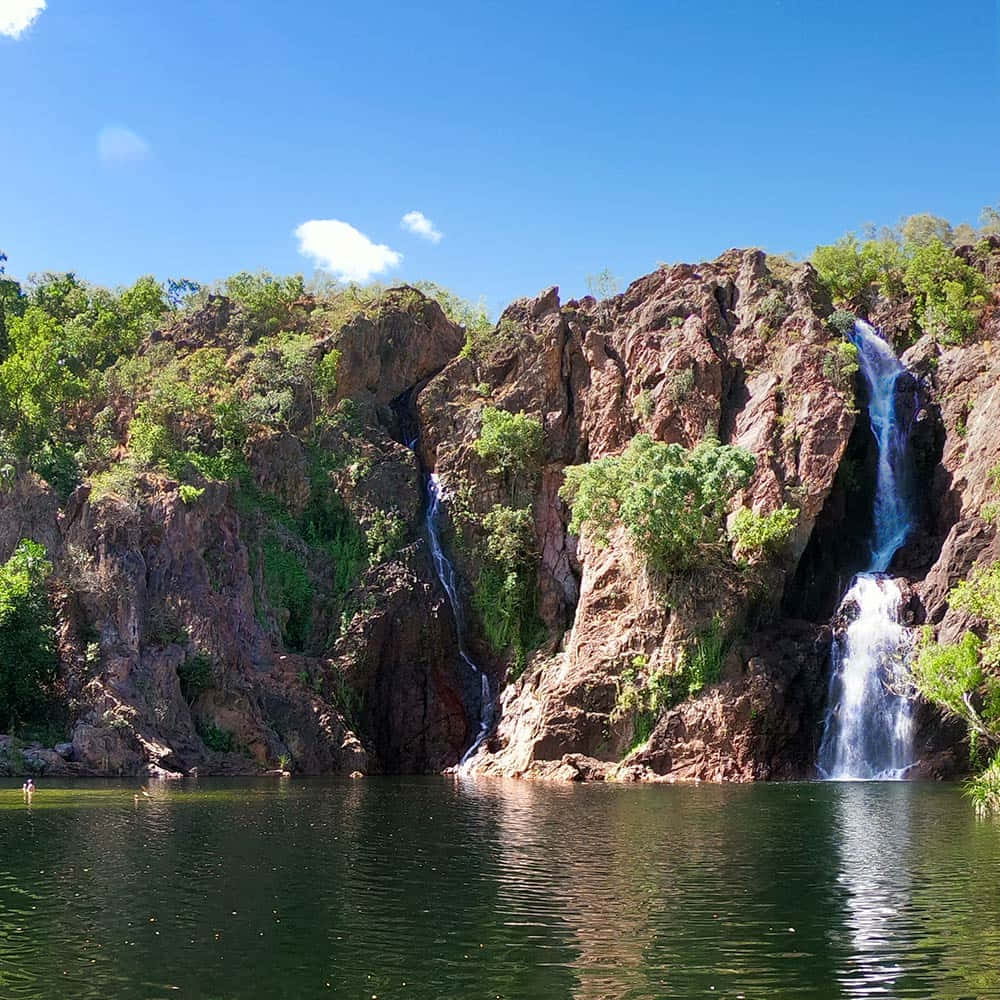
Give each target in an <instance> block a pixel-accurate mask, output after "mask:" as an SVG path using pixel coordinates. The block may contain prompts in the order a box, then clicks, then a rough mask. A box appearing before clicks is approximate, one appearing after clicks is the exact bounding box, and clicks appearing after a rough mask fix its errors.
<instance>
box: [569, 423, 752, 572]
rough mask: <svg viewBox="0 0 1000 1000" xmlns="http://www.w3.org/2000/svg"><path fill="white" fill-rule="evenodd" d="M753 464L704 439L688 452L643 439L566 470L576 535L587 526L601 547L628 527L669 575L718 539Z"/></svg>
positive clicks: (737, 451) (739, 451) (740, 452)
mask: <svg viewBox="0 0 1000 1000" xmlns="http://www.w3.org/2000/svg"><path fill="white" fill-rule="evenodd" d="M755 466H756V460H755V459H754V456H753V455H752V454H751V453H750V452H749V451H747V450H746V449H745V448H738V447H733V446H731V445H720V444H719V442H718V441H716V440H706V441H703V442H702V443H701V444H699V445H698V446H697V447H696V448H694V449H692V450H690V451H689V450H688V449H686V448H683V447H682V446H681V445H678V444H662V443H659V442H656V441H653V439H652V438H650V437H649V436H648V435H646V434H640V435H638V436H637V437H635V438H633V439H632V441H631V443H630V444H629V446H628V448H626V449H625V451H624V452H622V454H621V455H612V456H607V457H605V458H601V459H598V460H597V461H594V462H588V463H587V464H585V465H577V466H572V467H570V468H568V469H567V470H566V481H565V483H564V484H563V487H562V489H561V490H560V495H561V496H562V497H563V498H564V499H565V500H566V501H567V502H569V504H570V505H571V508H572V520H571V521H570V526H569V527H570V531H572V532H573V533H574V534H580V532H581V531H583V530H584V528H588V529H589V530H590V532H591V536H592V538H593V539H594V541H595V543H596V544H598V545H603V544H606V543H607V540H608V533H609V532H610V531H611V529H612V527H613V526H614V525H615V524H622V525H624V527H625V529H626V531H627V532H628V535H629V538H630V539H631V541H632V544H633V545H634V546H635V548H636V550H637V551H638V552H639V553H641V554H642V555H643V556H644V557H645V558H646V559H647V561H648V562H649V564H650V566H651V567H653V568H654V569H656V570H660V571H662V572H668V573H669V572H673V571H675V570H678V569H683V568H684V567H686V566H689V565H690V564H691V563H692V562H693V561H694V559H695V556H696V554H697V550H698V546H699V545H700V544H702V543H706V542H714V541H717V540H718V538H719V535H720V533H721V528H722V520H723V517H724V515H725V512H726V508H727V507H728V505H729V503H730V502H731V500H732V498H733V496H734V495H735V494H736V492H737V491H738V490H740V489H742V488H743V487H744V486H746V484H747V483H748V482H749V481H750V477H751V476H752V475H753V470H754V468H755Z"/></svg>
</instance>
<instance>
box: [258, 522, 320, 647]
mask: <svg viewBox="0 0 1000 1000" xmlns="http://www.w3.org/2000/svg"><path fill="white" fill-rule="evenodd" d="M261 555H262V556H263V567H264V587H265V589H266V591H267V596H268V599H269V600H270V602H271V604H272V605H273V606H274V607H277V608H284V609H285V611H287V613H288V617H287V619H286V621H285V623H284V626H283V628H282V635H283V637H284V639H285V642H286V643H287V644H288V646H289V648H290V649H295V650H302V649H304V648H305V647H306V644H307V643H308V641H309V635H310V632H311V630H312V603H313V587H312V583H311V581H310V580H309V574H308V573H307V572H306V568H305V565H304V564H303V562H302V560H301V558H300V557H299V555H298V553H297V552H295V551H294V550H292V549H289V548H285V546H284V545H282V544H281V542H279V541H278V540H277V539H276V538H274V537H273V536H272V537H269V538H267V539H265V540H264V543H263V545H262V546H261Z"/></svg>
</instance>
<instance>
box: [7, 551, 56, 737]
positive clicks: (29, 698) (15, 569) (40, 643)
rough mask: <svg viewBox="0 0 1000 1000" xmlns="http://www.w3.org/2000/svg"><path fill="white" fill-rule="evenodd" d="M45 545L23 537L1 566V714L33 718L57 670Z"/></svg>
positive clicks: (12, 718)
mask: <svg viewBox="0 0 1000 1000" xmlns="http://www.w3.org/2000/svg"><path fill="white" fill-rule="evenodd" d="M51 572H52V564H51V563H50V562H49V561H48V558H47V555H46V552H45V547H44V546H43V545H40V544H39V543H38V542H35V541H32V540H31V539H28V538H24V539H22V540H21V541H20V542H19V543H18V546H17V548H16V549H15V550H14V554H13V555H12V556H11V557H10V559H8V560H7V562H6V563H4V565H3V566H0V719H3V720H4V721H9V723H10V726H11V728H12V729H13V727H14V725H15V723H16V722H18V721H24V720H26V719H30V718H31V717H32V715H33V714H34V713H36V712H37V711H38V709H39V708H40V707H41V705H42V703H43V702H44V699H45V695H46V690H47V688H48V686H49V685H50V684H51V683H52V681H53V680H54V679H55V676H56V669H57V666H58V660H57V657H56V651H55V616H54V614H53V611H52V606H51V604H50V603H49V596H48V592H47V590H46V580H47V579H48V577H49V574H50V573H51Z"/></svg>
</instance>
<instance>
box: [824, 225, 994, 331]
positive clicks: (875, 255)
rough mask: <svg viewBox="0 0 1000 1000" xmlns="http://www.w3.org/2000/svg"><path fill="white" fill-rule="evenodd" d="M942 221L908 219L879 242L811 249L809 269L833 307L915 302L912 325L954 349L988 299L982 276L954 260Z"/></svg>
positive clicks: (847, 240) (850, 241) (847, 241)
mask: <svg viewBox="0 0 1000 1000" xmlns="http://www.w3.org/2000/svg"><path fill="white" fill-rule="evenodd" d="M954 235H955V234H954V232H953V230H952V228H951V226H950V225H949V223H948V222H946V221H945V220H944V219H940V218H938V217H936V216H933V215H926V214H924V215H914V216H911V217H910V218H909V219H906V220H904V221H903V223H902V225H901V228H900V229H899V230H898V231H896V232H894V233H888V234H886V235H884V236H883V237H881V238H879V239H870V240H866V241H865V242H864V243H860V242H858V239H857V237H856V236H855V235H854V234H853V233H849V234H848V235H847V236H845V237H843V238H842V239H840V240H838V241H837V242H836V243H833V244H830V245H828V246H821V247H817V248H816V250H815V252H814V253H813V264H814V265H815V267H816V271H817V273H818V274H819V277H820V280H821V281H822V282H823V283H824V284H825V285H826V287H827V288H828V289H829V291H830V294H831V296H832V297H833V299H834V301H835V302H839V303H844V304H846V305H849V306H852V307H860V308H868V307H869V306H871V305H872V303H873V302H874V299H875V297H876V295H877V294H879V293H881V294H883V295H888V296H899V295H901V294H902V293H904V292H906V293H909V294H910V295H912V296H913V297H914V299H915V305H916V318H917V323H918V325H919V326H920V328H921V330H922V331H923V332H924V333H929V334H932V335H933V336H935V337H937V338H938V339H939V340H941V341H942V343H946V344H960V343H963V342H964V341H965V340H967V339H968V337H969V336H971V334H972V333H973V332H974V331H975V329H976V325H977V323H978V320H979V315H980V313H981V311H982V309H983V307H984V306H985V304H986V302H987V301H988V298H989V287H988V285H987V282H986V280H985V278H984V277H983V275H982V274H980V273H979V272H978V271H977V270H976V269H975V268H973V267H971V266H970V265H969V264H967V263H966V262H965V261H964V260H963V259H962V258H961V257H959V256H958V255H957V254H956V253H955V251H954V247H953V243H954Z"/></svg>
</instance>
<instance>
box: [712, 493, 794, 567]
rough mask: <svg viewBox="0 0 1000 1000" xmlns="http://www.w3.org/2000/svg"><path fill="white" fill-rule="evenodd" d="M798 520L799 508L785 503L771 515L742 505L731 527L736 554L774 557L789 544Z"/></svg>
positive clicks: (731, 537)
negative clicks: (758, 512)
mask: <svg viewBox="0 0 1000 1000" xmlns="http://www.w3.org/2000/svg"><path fill="white" fill-rule="evenodd" d="M798 520H799V511H798V508H797V507H789V506H787V505H785V506H782V507H779V508H778V509H777V510H775V511H772V512H771V513H770V514H757V513H756V512H755V511H752V510H750V508H749V507H741V508H740V509H739V510H738V511H737V512H736V515H735V516H734V517H733V520H732V523H731V524H730V526H729V537H730V539H731V541H732V542H733V546H734V550H735V551H736V553H737V554H740V555H747V556H754V557H758V558H759V557H760V556H762V555H764V554H765V553H766V554H768V555H772V556H773V555H777V554H778V553H779V552H780V551H781V550H782V548H784V546H785V545H786V544H787V543H788V539H789V538H791V536H792V532H793V531H794V530H795V525H796V524H797V523H798Z"/></svg>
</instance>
